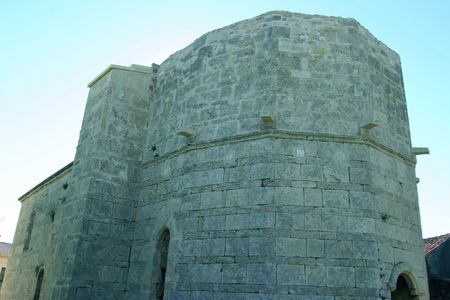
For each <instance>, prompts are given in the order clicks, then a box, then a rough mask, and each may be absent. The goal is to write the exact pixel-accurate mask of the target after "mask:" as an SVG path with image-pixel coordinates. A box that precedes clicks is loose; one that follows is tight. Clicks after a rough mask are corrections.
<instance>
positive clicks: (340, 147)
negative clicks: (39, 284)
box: [2, 12, 428, 300]
mask: <svg viewBox="0 0 450 300" xmlns="http://www.w3.org/2000/svg"><path fill="white" fill-rule="evenodd" d="M90 88H91V90H90V93H89V98H88V102H87V105H86V111H85V116H84V120H83V124H82V129H81V132H80V139H79V144H78V147H77V153H76V157H75V160H74V163H73V166H72V168H71V171H70V172H71V173H70V176H71V180H70V183H69V187H68V188H67V192H66V193H67V196H66V198H65V201H64V204H63V205H61V210H62V213H60V214H56V216H57V217H58V216H59V218H60V219H55V220H57V222H58V225H57V228H58V232H60V234H59V235H57V239H56V242H55V246H54V250H53V253H54V255H53V256H52V257H51V260H50V257H49V256H46V254H44V253H47V252H46V251H47V248H46V247H53V246H51V245H52V243H51V242H50V243H47V242H46V241H47V240H48V235H45V234H44V233H46V234H47V233H48V232H49V230H48V229H49V228H52V226H53V225H51V224H47V223H48V222H47V223H46V225H44V221H42V220H41V219H39V218H40V217H39V218H38V217H37V215H36V217H35V222H36V224H43V225H42V227H39V228H40V229H39V231H36V232H42V235H41V236H40V237H39V245H40V246H39V247H38V248H39V250H37V252H36V255H38V254H39V255H38V256H40V255H43V256H44V257H45V261H43V264H44V265H46V266H47V267H48V266H50V267H49V268H50V270H51V271H49V273H48V275H47V270H46V273H45V274H46V275H45V276H47V277H44V284H43V293H44V294H45V297H46V298H48V299H83V300H84V299H156V298H160V297H161V294H162V293H163V294H164V299H274V300H275V299H277V300H281V299H315V300H319V299H321V300H344V299H355V300H356V299H390V298H391V291H392V290H394V289H395V284H396V281H397V278H398V276H399V275H402V276H405V277H406V278H407V280H408V284H410V288H411V293H412V294H413V295H414V296H418V299H428V291H427V280H426V270H425V264H424V257H423V252H422V236H421V229H420V217H419V209H418V201H417V190H416V177H415V170H414V167H415V157H414V155H413V154H412V152H411V141H410V135H409V125H408V117H407V111H406V101H405V96H404V88H403V82H402V74H401V66H400V59H399V56H398V55H397V54H396V53H395V52H393V51H392V50H390V49H389V48H388V47H386V46H385V45H384V44H382V43H381V42H379V41H378V40H376V39H375V38H374V37H373V36H372V35H371V34H370V33H369V32H368V31H367V30H366V29H364V28H363V27H362V26H361V25H359V23H357V22H356V21H355V20H352V19H343V18H335V17H322V16H309V15H303V14H294V13H289V12H269V13H266V14H264V15H261V16H258V17H256V18H253V19H250V20H245V21H242V22H239V23H235V24H232V25H230V26H227V27H225V28H222V29H218V30H215V31H212V32H210V33H207V34H205V35H203V36H202V37H200V38H199V39H198V40H196V41H195V42H194V43H193V44H191V45H189V46H188V47H186V48H185V49H183V50H180V51H178V52H177V53H175V54H173V55H172V56H171V57H169V58H168V59H167V60H166V61H165V62H163V63H162V64H161V65H160V66H157V65H153V66H152V67H151V68H147V67H142V66H136V65H132V66H130V67H120V66H114V65H113V66H110V67H109V68H108V69H107V70H105V71H104V72H103V73H102V74H100V75H99V76H98V77H97V78H96V79H94V81H93V82H91V84H90ZM58 182H59V181H55V185H54V192H53V185H48V188H47V187H46V188H44V189H42V192H41V193H42V195H43V196H42V197H41V196H39V197H38V196H36V195H40V194H36V195H35V194H33V195H31V196H29V197H27V198H26V199H24V201H23V208H22V212H21V220H20V221H19V227H18V229H17V234H16V239H17V241H18V242H17V245H16V241H15V245H14V247H15V249H16V248H17V249H19V248H20V247H21V246H20V241H21V240H22V239H23V232H26V230H27V225H26V224H27V221H26V220H27V219H29V215H30V212H31V210H30V208H31V207H32V206H33V203H42V204H43V205H44V204H45V205H46V203H53V202H52V201H54V199H58V198H57V197H59V194H60V190H58V189H59V183H58ZM44 191H45V192H44ZM45 193H47V194H45ZM44 195H47V196H44ZM52 199H53V200H52ZM33 232H35V231H34V229H33ZM50 232H51V231H50ZM33 234H34V233H33ZM35 243H36V242H35ZM167 243H168V253H167V260H166V254H165V253H166V246H167ZM30 245H33V246H36V247H37V245H38V244H33V242H32V243H31V244H30ZM164 245H165V246H164ZM15 251H16V252H17V251H18V250H15ZM13 256H14V257H13V259H12V262H13V264H12V265H11V268H9V269H12V271H11V273H9V270H8V271H7V278H6V279H7V282H6V284H8V288H7V289H5V288H2V293H4V292H3V290H8V292H6V293H5V294H2V297H3V296H4V295H7V296H5V299H13V298H14V297H16V296H17V297H16V298H21V296H24V297H25V296H26V297H29V295H31V294H32V293H33V291H32V290H33V288H32V286H31V285H32V281H30V282H31V285H30V283H26V284H27V285H30V286H14V287H13V286H12V282H13V281H12V279H13V278H17V276H19V275H21V274H23V276H25V278H30V280H31V278H32V276H36V274H34V275H33V272H36V271H35V263H34V260H33V262H32V261H31V260H28V259H29V258H27V254H25V253H19V252H17V254H14V253H13ZM30 259H31V256H30ZM33 259H35V257H33ZM20 261H21V262H23V263H22V264H21V263H19V262H20ZM20 264H21V265H20ZM19 265H20V266H19ZM8 274H10V275H8ZM8 276H9V278H10V279H9V282H8ZM4 284H5V283H4ZM4 287H5V286H4ZM30 291H31V292H30ZM2 299H3V298H2Z"/></svg>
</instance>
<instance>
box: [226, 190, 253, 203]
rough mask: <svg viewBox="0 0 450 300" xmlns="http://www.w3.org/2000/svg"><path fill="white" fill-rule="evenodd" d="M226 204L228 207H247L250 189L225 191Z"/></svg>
mask: <svg viewBox="0 0 450 300" xmlns="http://www.w3.org/2000/svg"><path fill="white" fill-rule="evenodd" d="M225 202H226V206H227V207H233V206H237V207H240V206H247V205H248V189H247V188H244V189H236V190H228V191H225Z"/></svg>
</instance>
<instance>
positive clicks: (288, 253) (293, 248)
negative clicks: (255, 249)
mask: <svg viewBox="0 0 450 300" xmlns="http://www.w3.org/2000/svg"><path fill="white" fill-rule="evenodd" d="M276 255H277V256H284V257H305V255H306V241H305V240H304V239H294V238H285V237H280V238H277V239H276Z"/></svg>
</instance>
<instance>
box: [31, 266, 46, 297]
mask: <svg viewBox="0 0 450 300" xmlns="http://www.w3.org/2000/svg"><path fill="white" fill-rule="evenodd" d="M43 281H44V268H40V269H39V273H38V274H37V281H36V288H35V289H34V297H33V300H39V297H40V295H41V289H42V282H43Z"/></svg>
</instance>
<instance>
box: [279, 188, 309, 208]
mask: <svg viewBox="0 0 450 300" xmlns="http://www.w3.org/2000/svg"><path fill="white" fill-rule="evenodd" d="M273 192H274V196H273V197H274V203H275V204H278V205H296V206H303V205H304V202H305V199H304V196H303V189H302V188H294V187H276V188H274V190H273Z"/></svg>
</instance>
